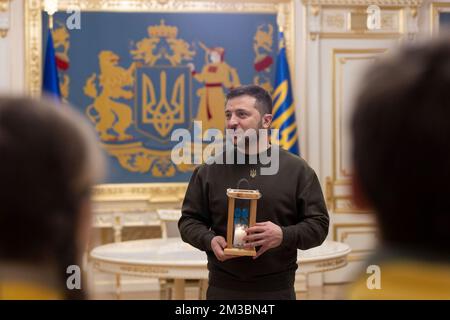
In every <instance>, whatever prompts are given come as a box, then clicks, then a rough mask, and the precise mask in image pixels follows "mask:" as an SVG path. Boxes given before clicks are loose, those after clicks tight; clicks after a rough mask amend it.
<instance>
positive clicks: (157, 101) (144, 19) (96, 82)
mask: <svg viewBox="0 0 450 320" xmlns="http://www.w3.org/2000/svg"><path fill="white" fill-rule="evenodd" d="M65 16H66V14H65V13H64V12H58V13H56V15H55V21H56V24H55V30H54V31H53V36H54V39H55V47H56V48H55V50H56V52H57V61H58V68H59V73H60V83H61V89H62V90H61V91H62V94H63V96H64V99H66V100H67V101H69V102H70V103H71V104H73V105H74V106H76V107H77V108H78V109H79V111H80V112H82V113H83V114H85V115H86V117H87V118H88V119H89V120H90V121H91V123H92V125H93V127H94V128H95V130H96V131H97V133H98V136H99V139H100V141H101V144H102V147H103V149H104V150H105V153H106V155H107V156H108V159H109V167H108V171H109V173H110V174H109V177H108V182H111V183H130V182H133V183H136V182H181V181H187V180H188V179H189V177H190V175H191V173H192V170H193V169H194V165H193V164H192V165H189V164H182V165H176V164H174V163H173V162H172V161H171V150H172V148H173V147H174V145H176V143H177V142H176V141H171V133H172V132H173V131H174V130H176V129H180V128H183V129H188V130H190V131H191V132H194V131H195V130H194V125H195V124H196V123H198V122H196V121H195V120H198V121H201V124H202V130H203V131H205V130H207V129H210V128H215V129H218V130H221V131H223V130H224V128H225V116H224V103H225V95H226V93H227V92H228V91H229V90H230V89H231V88H234V87H237V86H239V85H241V84H249V83H256V84H259V85H262V86H263V87H265V88H266V89H267V90H269V91H271V90H272V86H273V80H274V66H273V61H274V59H275V54H276V52H277V45H278V44H277V37H276V34H277V32H276V28H277V27H276V15H275V14H244V13H241V14H226V13H223V14H219V13H214V14H213V13H148V12H147V13H127V12H83V13H82V25H81V29H80V30H67V28H65V26H64V23H63V21H64V19H65ZM43 19H44V24H43V25H46V24H45V19H46V16H45V15H43ZM45 34H46V30H43V35H44V37H45ZM44 41H45V39H44ZM193 139H201V137H195V135H193Z"/></svg>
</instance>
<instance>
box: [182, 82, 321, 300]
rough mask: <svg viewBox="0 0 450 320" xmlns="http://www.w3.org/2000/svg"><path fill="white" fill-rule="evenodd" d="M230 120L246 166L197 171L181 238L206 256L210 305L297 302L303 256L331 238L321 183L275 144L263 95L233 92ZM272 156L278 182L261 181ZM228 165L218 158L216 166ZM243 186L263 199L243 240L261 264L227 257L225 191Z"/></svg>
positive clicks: (251, 90)
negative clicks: (300, 254) (299, 253)
mask: <svg viewBox="0 0 450 320" xmlns="http://www.w3.org/2000/svg"><path fill="white" fill-rule="evenodd" d="M225 118H226V127H227V129H228V130H231V131H233V132H234V133H236V134H234V135H233V136H232V142H233V144H234V145H235V148H234V149H233V151H234V160H236V159H239V158H241V159H244V160H245V161H243V162H244V163H240V162H238V163H236V161H234V162H233V163H232V164H230V163H229V162H226V163H224V161H213V163H211V162H209V164H203V165H200V166H199V167H197V168H196V170H195V171H194V173H193V175H192V177H191V180H190V182H189V186H188V190H187V192H186V196H185V198H184V201H183V206H182V217H181V218H180V220H179V223H178V226H179V229H180V233H181V237H182V239H183V240H184V241H185V242H188V243H190V244H191V245H193V246H194V247H196V248H198V249H200V250H202V251H206V254H207V256H208V269H209V287H208V291H207V299H209V300H212V299H283V300H295V298H296V296H295V290H294V281H295V271H296V269H297V249H302V250H306V249H310V248H312V247H315V246H319V245H320V244H321V243H322V242H323V241H324V240H325V238H326V236H327V234H328V224H329V217H328V212H327V209H326V206H325V201H324V198H323V194H322V190H321V187H320V183H319V180H318V178H317V176H316V174H315V172H314V170H313V169H312V168H310V167H309V166H308V164H307V163H306V162H305V161H304V160H303V159H301V158H299V157H297V156H295V155H293V154H291V153H289V152H288V151H285V150H283V149H281V148H279V147H278V146H276V145H272V144H270V142H269V139H268V134H267V132H268V130H269V128H270V125H271V122H272V99H271V97H270V95H269V93H268V92H266V91H265V90H264V89H263V88H261V87H259V86H255V85H247V86H242V87H238V88H236V89H234V90H232V91H230V92H229V93H228V95H227V98H226V105H225ZM257 132H258V133H257ZM225 153H226V152H225ZM225 156H226V155H225ZM267 156H268V157H269V158H270V162H272V163H271V164H273V162H278V163H277V166H278V168H279V170H278V172H276V173H275V174H271V175H263V174H260V173H262V172H263V171H262V170H261V169H264V167H267V163H264V161H262V159H263V158H264V157H266V158H267ZM223 157H224V155H223V154H222V155H218V156H217V157H216V158H217V159H216V160H220V159H219V158H221V159H223ZM252 158H253V159H256V161H251V159H252ZM241 162H242V161H241ZM242 179H246V180H248V182H249V185H250V186H249V189H257V190H259V192H260V193H261V194H262V198H261V199H259V200H258V206H257V213H256V222H257V223H256V225H255V226H253V227H250V228H248V229H247V230H246V236H245V237H244V239H243V240H244V241H246V244H245V247H246V248H256V249H257V253H256V256H254V257H248V256H229V255H225V254H224V249H225V248H226V246H227V242H226V240H225V237H226V231H227V217H228V215H227V194H226V190H227V188H236V186H237V185H238V183H239V181H241V180H242Z"/></svg>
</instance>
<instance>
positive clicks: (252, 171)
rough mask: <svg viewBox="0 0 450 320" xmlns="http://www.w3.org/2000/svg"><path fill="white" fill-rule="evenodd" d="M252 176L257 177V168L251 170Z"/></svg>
mask: <svg viewBox="0 0 450 320" xmlns="http://www.w3.org/2000/svg"><path fill="white" fill-rule="evenodd" d="M250 177H252V178H254V177H256V169H251V170H250Z"/></svg>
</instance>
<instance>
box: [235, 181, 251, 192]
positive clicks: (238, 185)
mask: <svg viewBox="0 0 450 320" xmlns="http://www.w3.org/2000/svg"><path fill="white" fill-rule="evenodd" d="M243 182H246V183H247V186H248V188H247V190H250V182H248V180H247V179H245V178H242V179H241V180H239V181H238V183H237V189H241V188H240V186H241V183H243Z"/></svg>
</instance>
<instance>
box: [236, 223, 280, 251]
mask: <svg viewBox="0 0 450 320" xmlns="http://www.w3.org/2000/svg"><path fill="white" fill-rule="evenodd" d="M243 240H244V241H247V243H246V244H245V247H246V248H251V247H257V246H261V248H259V250H258V252H257V253H256V256H255V257H253V259H256V258H258V257H259V256H260V255H262V254H263V253H264V252H266V251H267V250H269V249H272V248H276V247H278V246H279V245H280V244H281V242H282V241H283V231H282V230H281V228H280V227H279V226H278V225H276V224H274V223H272V222H270V221H266V222H258V223H256V224H255V225H254V226H253V227H251V228H248V229H247V235H246V236H245V237H244V238H243Z"/></svg>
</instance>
